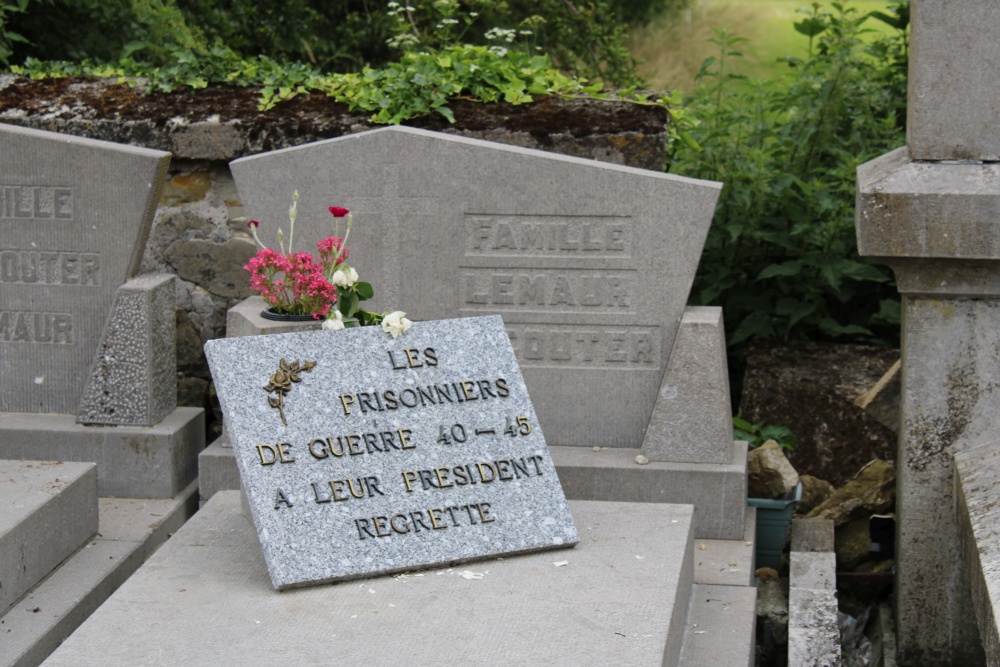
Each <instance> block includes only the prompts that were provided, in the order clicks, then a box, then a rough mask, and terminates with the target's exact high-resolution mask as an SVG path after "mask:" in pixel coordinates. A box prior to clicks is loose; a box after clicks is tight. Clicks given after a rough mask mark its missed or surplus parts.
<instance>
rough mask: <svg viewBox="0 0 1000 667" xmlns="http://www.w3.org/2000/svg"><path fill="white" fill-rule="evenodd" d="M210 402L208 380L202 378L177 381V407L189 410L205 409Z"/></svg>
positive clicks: (179, 379)
mask: <svg viewBox="0 0 1000 667" xmlns="http://www.w3.org/2000/svg"><path fill="white" fill-rule="evenodd" d="M207 401H208V380H202V379H201V378H194V377H189V378H178V379H177V405H178V407H187V408H204V407H206V406H207Z"/></svg>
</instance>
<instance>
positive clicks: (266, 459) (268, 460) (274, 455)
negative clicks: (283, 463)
mask: <svg viewBox="0 0 1000 667" xmlns="http://www.w3.org/2000/svg"><path fill="white" fill-rule="evenodd" d="M265 451H266V452H269V454H268V456H264V452H265ZM257 455H258V456H260V464H261V465H262V466H269V465H271V464H273V463H276V462H277V460H278V448H277V447H275V446H274V445H257Z"/></svg>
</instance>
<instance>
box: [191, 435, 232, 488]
mask: <svg viewBox="0 0 1000 667" xmlns="http://www.w3.org/2000/svg"><path fill="white" fill-rule="evenodd" d="M238 488H240V470H239V468H237V467H236V457H235V456H233V446H232V444H230V442H229V437H228V436H226V434H225V433H223V434H222V435H221V436H220V437H219V438H217V439H216V440H215V441H214V442H212V444H210V445H209V446H208V447H206V448H205V449H203V450H202V451H201V453H200V454H198V493H199V494H200V496H201V502H203V503H205V502H208V501H209V500H210V499H211V498H212V496H214V495H215V494H216V493H218V492H219V491H234V490H236V489H238Z"/></svg>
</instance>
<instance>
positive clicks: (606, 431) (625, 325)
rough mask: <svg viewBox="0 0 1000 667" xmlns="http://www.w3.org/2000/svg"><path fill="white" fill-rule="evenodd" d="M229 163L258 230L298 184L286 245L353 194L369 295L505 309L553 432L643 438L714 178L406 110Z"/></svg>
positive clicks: (429, 316)
mask: <svg viewBox="0 0 1000 667" xmlns="http://www.w3.org/2000/svg"><path fill="white" fill-rule="evenodd" d="M428 155H434V156H436V157H435V159H434V160H429V159H428V158H427V156H428ZM231 168H232V171H233V176H234V178H235V180H236V184H237V187H238V188H239V191H240V194H241V197H242V200H243V204H244V206H245V207H246V210H247V214H248V215H249V216H250V217H253V218H255V219H258V220H260V221H261V225H260V227H259V228H258V233H259V234H260V236H261V238H262V240H263V241H264V243H265V244H273V242H274V240H275V235H276V233H277V229H278V227H279V226H280V227H287V222H288V217H287V216H288V206H289V204H290V202H291V194H292V191H293V190H295V189H297V190H298V192H299V193H300V195H301V199H300V201H299V204H298V218H297V221H296V229H295V243H296V248H297V249H303V248H306V249H312V248H314V247H315V245H314V244H315V243H316V242H317V241H319V240H320V239H322V238H323V237H326V236H329V235H331V234H332V232H333V224H332V223H333V221H332V220H331V218H330V216H329V213H327V211H326V208H327V207H328V206H330V205H337V206H343V207H346V208H348V209H350V210H351V211H352V213H353V217H354V226H353V228H352V231H351V235H350V240H349V242H348V245H349V246H350V249H351V250H352V252H353V255H352V257H351V261H352V264H353V265H354V266H355V267H356V268H357V270H358V272H359V273H360V275H361V277H362V279H363V280H367V281H369V282H371V283H372V284H373V285H374V286H375V289H376V293H375V298H374V299H373V301H372V302H371V308H372V309H374V310H394V309H397V308H398V309H402V310H405V311H406V312H407V313H408V316H409V317H410V318H411V319H413V320H433V319H444V318H451V317H465V316H472V315H485V314H501V315H502V316H503V318H504V323H505V325H506V327H507V332H508V335H509V336H510V338H511V341H512V343H513V345H514V351H515V354H516V356H517V359H518V362H519V364H520V366H521V370H522V373H523V374H524V378H525V381H526V383H527V385H528V389H529V391H530V392H531V395H532V400H533V402H534V406H535V409H536V411H537V412H538V416H539V420H540V423H541V426H542V429H543V430H544V431H545V433H546V434H547V437H548V438H549V439H550V440H551V442H550V444H555V445H573V446H580V445H589V446H593V445H599V446H602V447H607V446H612V447H629V448H636V447H639V446H640V445H641V443H642V438H643V435H644V432H645V430H646V427H647V425H648V424H649V419H650V416H651V414H652V410H653V404H654V403H655V401H656V398H657V396H658V394H659V391H660V389H661V386H662V381H663V374H664V371H665V370H666V366H667V360H668V358H669V356H670V352H671V349H672V348H673V343H674V339H675V336H676V332H677V329H678V327H679V324H680V321H681V317H682V315H683V313H684V309H685V304H686V302H687V296H688V292H689V290H690V287H691V283H692V280H693V278H694V273H695V270H696V268H697V263H698V258H699V257H700V255H701V249H702V246H703V244H704V240H705V236H706V234H707V231H708V227H709V225H710V223H711V219H712V215H713V212H714V207H715V202H716V200H717V198H718V194H719V188H720V185H719V184H718V183H710V182H707V181H696V180H692V179H686V178H681V177H677V176H673V175H669V174H663V173H656V172H651V171H644V170H640V169H633V168H629V167H621V166H617V165H609V164H605V163H601V162H595V161H591V160H583V159H579V158H571V157H565V156H560V155H553V154H551V153H543V152H541V151H535V150H528V149H522V148H515V147H510V146H503V145H500V144H493V143H489V142H483V141H478V140H472V139H464V138H457V137H454V136H450V135H445V134H440V133H434V132H427V131H422V130H416V129H413V128H406V127H391V128H383V129H379V130H373V131H369V132H363V133H360V134H356V135H352V136H348V137H341V138H338V139H331V140H329V141H323V142H318V143H315V144H311V145H308V146H302V147H299V148H294V149H286V150H282V151H275V152H272V153H267V154H264V155H259V156H254V157H249V158H242V159H240V160H236V161H234V162H233V163H232V165H231ZM276 174H280V175H281V177H280V178H275V175H276ZM664 248H669V249H670V251H669V252H665V251H664ZM608 387H613V395H612V396H609V394H608V389H607V388H608ZM609 399H611V401H612V402H613V406H614V407H613V409H609Z"/></svg>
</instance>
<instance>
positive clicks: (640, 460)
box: [635, 454, 649, 466]
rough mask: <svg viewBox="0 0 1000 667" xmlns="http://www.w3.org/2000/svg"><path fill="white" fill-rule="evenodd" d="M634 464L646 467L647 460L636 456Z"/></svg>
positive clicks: (641, 456)
mask: <svg viewBox="0 0 1000 667" xmlns="http://www.w3.org/2000/svg"><path fill="white" fill-rule="evenodd" d="M635 462H636V463H638V464H639V465H641V466H644V465H646V464H647V463H649V459H647V458H646V457H645V456H643V455H642V454H639V455H638V456H636V457H635Z"/></svg>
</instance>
